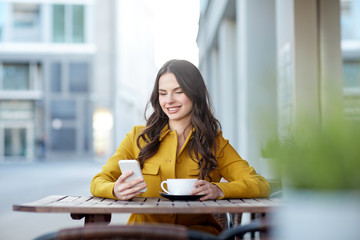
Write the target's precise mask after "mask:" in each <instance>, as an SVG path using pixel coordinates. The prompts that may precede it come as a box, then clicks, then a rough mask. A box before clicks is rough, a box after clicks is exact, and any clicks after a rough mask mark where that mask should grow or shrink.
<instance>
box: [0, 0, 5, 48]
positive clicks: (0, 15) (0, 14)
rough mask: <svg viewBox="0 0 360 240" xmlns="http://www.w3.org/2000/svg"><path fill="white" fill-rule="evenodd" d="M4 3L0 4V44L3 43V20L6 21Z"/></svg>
mask: <svg viewBox="0 0 360 240" xmlns="http://www.w3.org/2000/svg"><path fill="white" fill-rule="evenodd" d="M5 4H6V3H3V2H0V42H2V41H3V32H4V27H5V20H6V14H5V13H6V11H5V8H6V5H5Z"/></svg>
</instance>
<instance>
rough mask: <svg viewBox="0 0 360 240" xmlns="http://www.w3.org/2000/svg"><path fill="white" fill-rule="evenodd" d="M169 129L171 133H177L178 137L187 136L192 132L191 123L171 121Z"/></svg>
mask: <svg viewBox="0 0 360 240" xmlns="http://www.w3.org/2000/svg"><path fill="white" fill-rule="evenodd" d="M169 128H170V130H171V131H176V132H177V134H178V135H183V134H184V135H185V134H186V133H188V132H189V131H190V130H191V128H192V125H191V123H190V122H189V121H186V122H185V121H183V122H179V121H169Z"/></svg>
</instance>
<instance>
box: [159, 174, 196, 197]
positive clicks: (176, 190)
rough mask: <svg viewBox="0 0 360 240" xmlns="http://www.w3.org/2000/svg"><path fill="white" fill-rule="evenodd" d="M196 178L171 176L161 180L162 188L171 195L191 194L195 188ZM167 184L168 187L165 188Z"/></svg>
mask: <svg viewBox="0 0 360 240" xmlns="http://www.w3.org/2000/svg"><path fill="white" fill-rule="evenodd" d="M195 182H197V179H195V178H169V179H167V180H165V181H162V182H161V185H160V186H161V189H162V190H163V191H164V192H166V193H167V194H170V195H190V192H191V191H192V190H193V189H194V183H195ZM164 184H166V186H167V189H165V188H164Z"/></svg>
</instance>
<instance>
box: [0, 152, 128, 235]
mask: <svg viewBox="0 0 360 240" xmlns="http://www.w3.org/2000/svg"><path fill="white" fill-rule="evenodd" d="M105 161H106V160H101V161H92V160H90V161H84V160H78V161H70V160H68V159H65V160H63V161H52V162H32V163H30V162H0V191H1V197H0V239H4V240H28V239H34V238H35V237H37V236H40V235H42V234H44V233H49V232H52V231H56V230H58V229H60V228H64V227H75V226H82V225H83V220H72V219H71V217H70V214H64V213H28V212H14V211H13V210H12V205H13V204H15V203H27V202H32V201H35V200H37V199H40V198H43V197H45V196H47V195H75V196H77V195H83V196H88V195H90V190H89V189H90V181H91V179H92V177H93V176H94V175H95V174H96V173H97V172H99V171H100V170H101V166H102V165H103V164H104V163H105ZM128 216H129V215H128V214H113V216H112V221H111V224H114V223H116V224H121V223H126V221H127V219H128Z"/></svg>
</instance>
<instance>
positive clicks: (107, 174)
mask: <svg viewBox="0 0 360 240" xmlns="http://www.w3.org/2000/svg"><path fill="white" fill-rule="evenodd" d="M143 129H144V126H135V127H133V129H132V130H131V131H130V132H129V133H128V134H127V135H126V137H125V138H124V139H123V141H122V142H121V143H120V145H119V147H118V148H117V150H116V152H115V154H114V155H113V156H112V157H111V158H110V159H109V160H108V161H107V163H106V164H105V165H104V166H103V168H102V171H101V172H100V173H98V174H97V175H96V176H95V177H94V178H93V180H92V182H91V186H90V190H91V193H92V194H93V195H94V196H97V197H104V198H113V199H116V197H115V196H114V195H113V187H114V184H115V181H116V180H117V179H118V178H119V176H120V175H121V171H120V168H119V165H118V161H119V160H121V159H137V157H138V155H139V152H140V151H139V148H138V147H137V144H136V140H137V137H138V136H139V134H140V133H141V132H142V130H143ZM191 138H192V132H190V134H189V136H188V137H187V139H186V141H185V143H184V146H183V147H182V149H181V150H180V151H179V152H178V154H176V151H177V133H176V131H170V130H165V131H164V132H163V134H162V137H161V138H160V141H161V144H160V147H159V150H158V152H157V153H156V154H155V155H154V156H153V157H151V158H149V159H147V160H146V161H145V162H144V165H143V169H142V172H143V176H144V180H145V182H146V184H147V191H146V192H145V193H142V194H140V195H138V197H160V195H159V192H161V191H162V190H161V187H160V183H161V182H162V181H164V180H166V179H168V178H198V177H199V169H198V165H197V163H196V162H194V161H193V160H192V159H191V158H190V156H189V153H188V150H187V145H188V143H189V141H190V139H191ZM217 143H218V149H217V156H216V159H217V161H218V168H217V169H215V170H213V171H212V172H211V173H210V177H211V181H212V183H213V184H216V185H217V186H218V187H219V188H221V190H222V191H223V192H224V197H223V198H253V197H267V196H269V194H270V185H269V183H268V182H267V181H266V180H265V178H263V177H262V176H260V175H258V174H257V173H256V172H255V170H254V169H253V168H252V167H250V166H249V164H248V163H247V162H246V161H245V160H243V159H242V158H241V157H240V156H239V154H238V153H237V152H236V151H235V149H234V148H233V147H232V146H231V145H230V144H229V142H228V140H226V139H224V138H223V136H222V134H220V135H219V136H218V137H217ZM222 177H223V178H224V179H226V180H227V181H228V182H220V179H221V178H222ZM207 180H208V181H210V179H207ZM145 222H151V223H155V222H157V223H172V224H181V225H185V226H187V227H189V228H192V229H197V230H203V231H207V232H211V233H215V234H216V233H219V232H220V231H221V227H220V225H219V224H218V222H217V221H216V219H215V218H214V216H213V215H211V214H131V216H130V218H129V220H128V224H135V223H145Z"/></svg>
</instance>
